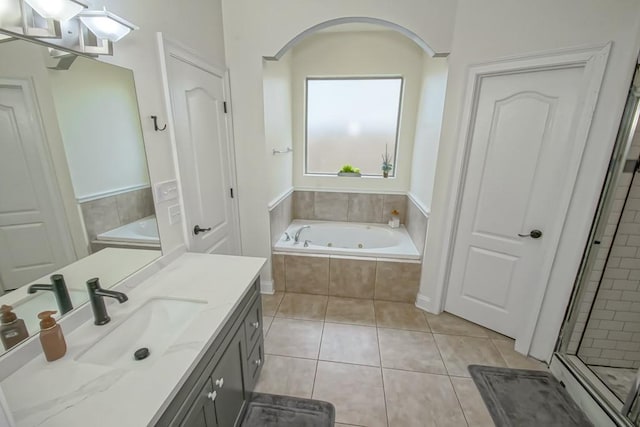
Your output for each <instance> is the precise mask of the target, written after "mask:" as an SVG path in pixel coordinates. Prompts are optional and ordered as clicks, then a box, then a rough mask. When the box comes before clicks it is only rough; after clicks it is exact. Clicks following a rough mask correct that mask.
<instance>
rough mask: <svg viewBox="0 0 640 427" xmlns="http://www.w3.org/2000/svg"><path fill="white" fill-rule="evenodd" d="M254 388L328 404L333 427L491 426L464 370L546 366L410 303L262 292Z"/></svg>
mask: <svg viewBox="0 0 640 427" xmlns="http://www.w3.org/2000/svg"><path fill="white" fill-rule="evenodd" d="M262 298H263V314H264V316H265V317H264V322H263V327H264V332H265V365H264V369H263V370H262V374H261V377H260V381H259V382H258V385H257V391H261V392H265V393H273V394H284V395H290V396H298V397H306V398H314V399H320V400H326V401H329V402H331V403H333V404H334V405H335V407H336V426H371V427H375V426H390V427H395V426H401V427H409V426H493V425H494V424H493V422H492V421H491V417H490V415H489V413H488V411H487V409H486V408H485V406H484V403H483V402H482V398H481V397H480V394H479V393H478V390H477V389H476V386H475V384H474V383H473V380H472V379H471V378H470V376H469V373H468V372H467V365H470V364H483V365H494V366H505V367H512V368H519V369H546V366H545V365H544V364H542V363H540V362H538V361H537V360H534V359H531V358H526V357H524V356H522V355H520V354H518V353H516V352H515V350H514V349H513V340H511V339H509V338H506V337H504V336H502V335H500V334H497V333H495V332H493V331H490V330H488V329H485V328H483V327H481V326H478V325H476V324H474V323H470V322H468V321H466V320H463V319H460V318H459V317H456V316H453V315H451V314H448V313H443V314H441V315H438V316H435V315H431V314H428V313H424V312H423V311H421V310H419V309H417V308H415V307H414V306H413V304H406V303H398V302H386V301H373V300H367V299H353V298H340V297H331V296H330V297H327V296H322V295H306V294H295V293H286V294H285V293H276V294H275V295H263V296H262Z"/></svg>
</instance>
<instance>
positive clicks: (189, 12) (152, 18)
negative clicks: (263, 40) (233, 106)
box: [91, 0, 262, 253]
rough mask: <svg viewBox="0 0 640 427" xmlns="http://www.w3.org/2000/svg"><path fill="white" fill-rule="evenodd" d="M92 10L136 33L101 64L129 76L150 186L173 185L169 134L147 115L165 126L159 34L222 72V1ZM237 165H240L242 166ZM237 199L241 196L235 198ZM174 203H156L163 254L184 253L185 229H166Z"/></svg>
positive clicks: (144, 1) (149, 2)
mask: <svg viewBox="0 0 640 427" xmlns="http://www.w3.org/2000/svg"><path fill="white" fill-rule="evenodd" d="M91 6H92V7H94V8H102V6H106V7H107V9H108V10H110V11H111V12H113V13H115V14H117V15H120V16H122V17H124V18H126V19H127V20H129V21H131V22H133V23H134V24H136V25H138V26H139V27H140V29H139V30H137V31H133V32H131V33H130V34H129V35H128V36H127V37H125V38H123V39H122V40H120V41H119V42H118V43H116V45H115V47H114V55H113V57H107V56H105V57H101V58H100V60H101V61H104V62H109V63H112V64H115V65H119V66H122V67H126V68H129V69H131V70H133V74H134V79H135V83H136V93H137V95H138V96H137V97H138V106H139V109H140V117H141V118H142V134H143V137H144V143H145V148H146V153H147V160H148V163H149V175H150V178H151V182H152V184H155V183H158V182H162V181H166V180H171V179H176V169H175V159H174V156H173V151H172V147H171V140H170V138H169V132H155V131H154V128H153V122H152V121H151V119H150V118H149V117H150V116H151V115H156V116H158V121H159V124H160V125H162V124H164V123H167V121H168V119H167V117H166V116H165V111H166V109H165V104H164V103H165V99H164V97H163V95H162V94H163V85H162V78H161V74H160V62H159V56H158V43H157V32H162V33H163V34H164V36H165V37H167V38H170V39H172V40H175V41H178V42H179V43H182V44H183V45H186V46H188V47H189V48H190V49H192V50H194V51H195V52H197V53H198V55H200V56H201V57H202V58H204V59H205V60H206V61H207V62H209V63H211V64H213V65H216V66H218V67H219V68H223V69H224V68H226V67H225V64H226V63H225V50H224V38H223V27H222V5H221V0H192V1H188V2H163V3H162V4H161V5H160V4H158V2H157V1H153V0H140V1H135V2H132V1H129V0H109V1H106V0H94V1H93V2H91ZM261 109H262V108H261ZM238 164H239V165H242V162H241V161H239V162H238ZM240 191H241V190H240ZM239 197H242V196H240V194H239ZM175 203H176V202H175V200H172V201H169V202H163V203H156V215H157V217H158V228H159V231H160V239H161V242H162V250H163V252H165V253H167V252H170V251H172V250H175V249H178V248H180V247H184V235H183V226H184V225H183V224H182V223H180V222H179V223H176V224H173V225H170V224H169V214H168V207H169V206H171V205H173V204H175Z"/></svg>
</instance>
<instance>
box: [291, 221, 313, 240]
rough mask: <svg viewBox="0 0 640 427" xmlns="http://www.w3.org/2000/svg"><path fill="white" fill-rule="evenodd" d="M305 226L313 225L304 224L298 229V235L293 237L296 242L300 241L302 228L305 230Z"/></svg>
mask: <svg viewBox="0 0 640 427" xmlns="http://www.w3.org/2000/svg"><path fill="white" fill-rule="evenodd" d="M305 228H311V226H310V225H303V226H302V227H300V228H299V229H298V231H296V235H295V236H294V237H293V241H294V243H298V242H299V241H300V233H302V230H304V229H305Z"/></svg>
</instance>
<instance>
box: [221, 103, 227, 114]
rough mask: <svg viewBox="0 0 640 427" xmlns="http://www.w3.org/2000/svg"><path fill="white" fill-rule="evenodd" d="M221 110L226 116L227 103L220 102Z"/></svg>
mask: <svg viewBox="0 0 640 427" xmlns="http://www.w3.org/2000/svg"><path fill="white" fill-rule="evenodd" d="M222 109H223V110H224V113H225V114H227V101H223V102H222Z"/></svg>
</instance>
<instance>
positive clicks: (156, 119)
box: [151, 116, 167, 132]
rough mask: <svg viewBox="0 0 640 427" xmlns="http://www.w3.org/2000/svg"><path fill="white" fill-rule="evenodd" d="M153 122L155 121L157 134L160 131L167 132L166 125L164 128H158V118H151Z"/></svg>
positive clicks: (154, 125)
mask: <svg viewBox="0 0 640 427" xmlns="http://www.w3.org/2000/svg"><path fill="white" fill-rule="evenodd" d="M151 120H153V127H154V129H155V131H156V132H158V131H159V132H162V131H163V130H165V129H166V128H167V125H166V124H165V125H164V127H162V128H159V127H158V116H151Z"/></svg>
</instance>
